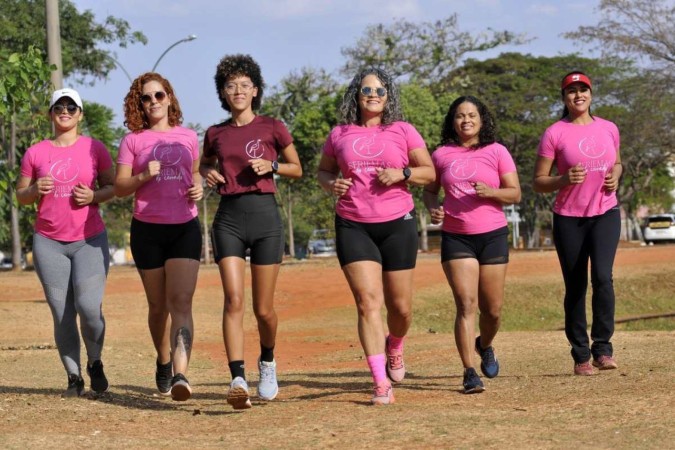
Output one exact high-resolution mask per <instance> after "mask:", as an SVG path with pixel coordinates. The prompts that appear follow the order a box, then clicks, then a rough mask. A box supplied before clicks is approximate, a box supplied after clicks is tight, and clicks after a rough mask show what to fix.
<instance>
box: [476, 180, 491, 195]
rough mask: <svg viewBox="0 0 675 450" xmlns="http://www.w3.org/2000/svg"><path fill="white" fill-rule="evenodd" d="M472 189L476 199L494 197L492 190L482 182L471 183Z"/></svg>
mask: <svg viewBox="0 0 675 450" xmlns="http://www.w3.org/2000/svg"><path fill="white" fill-rule="evenodd" d="M473 188H474V190H475V191H476V195H477V196H478V197H481V198H491V197H492V196H493V195H494V189H492V188H491V187H490V186H488V185H487V184H485V183H483V182H480V181H476V182H475V183H473Z"/></svg>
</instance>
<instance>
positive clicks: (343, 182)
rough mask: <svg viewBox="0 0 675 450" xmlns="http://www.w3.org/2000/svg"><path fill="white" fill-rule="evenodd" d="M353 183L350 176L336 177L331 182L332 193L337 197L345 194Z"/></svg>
mask: <svg viewBox="0 0 675 450" xmlns="http://www.w3.org/2000/svg"><path fill="white" fill-rule="evenodd" d="M353 184H354V183H352V179H351V178H337V179H336V180H335V182H334V183H333V188H332V191H333V195H336V196H338V197H340V196H343V195H345V194H346V193H347V191H348V190H349V188H350V187H352V185H353Z"/></svg>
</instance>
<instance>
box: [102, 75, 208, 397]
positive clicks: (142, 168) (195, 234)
mask: <svg viewBox="0 0 675 450" xmlns="http://www.w3.org/2000/svg"><path fill="white" fill-rule="evenodd" d="M124 117H125V122H124V123H125V125H126V126H127V128H129V130H131V133H129V134H127V135H126V136H125V137H124V139H123V140H122V142H121V144H120V151H119V155H118V157H117V175H116V178H115V194H117V195H118V196H120V197H126V196H129V195H131V194H135V199H134V216H133V219H132V221H131V237H130V245H131V253H132V255H133V257H134V263H135V264H136V268H137V269H138V273H139V274H140V276H141V280H142V281H143V288H144V289H145V295H146V297H147V300H148V326H149V328H150V334H151V335H152V341H153V344H154V345H155V349H156V350H157V361H156V372H155V382H156V384H157V389H158V390H159V392H160V394H162V395H171V397H172V398H173V399H174V400H177V401H184V400H187V399H189V398H190V396H191V395H192V389H191V388H190V384H189V383H188V380H187V378H186V376H185V375H186V373H187V370H188V364H189V362H190V354H191V351H192V341H193V339H194V329H193V321H192V297H193V295H194V292H195V288H196V285H197V272H198V271H199V262H200V259H201V253H202V234H201V228H200V226H199V218H198V216H197V205H196V202H198V201H199V200H201V198H202V195H203V189H202V177H201V176H200V175H199V143H198V140H197V133H195V132H194V131H193V130H190V129H187V128H184V127H182V126H180V124H181V122H182V121H183V114H182V112H181V109H180V104H179V103H178V98H177V97H176V95H175V93H174V90H173V87H172V86H171V83H169V81H168V80H167V79H165V78H164V77H162V76H161V75H160V74H158V73H153V72H149V73H145V74H143V75H141V76H139V77H138V78H136V79H135V80H134V81H133V82H132V83H131V87H130V88H129V93H128V94H127V95H126V97H125V99H124Z"/></svg>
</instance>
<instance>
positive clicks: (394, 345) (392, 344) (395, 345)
mask: <svg viewBox="0 0 675 450" xmlns="http://www.w3.org/2000/svg"><path fill="white" fill-rule="evenodd" d="M404 340H405V336H403V337H396V336H394V335H393V334H390V335H389V337H388V338H387V341H388V342H389V348H390V349H392V350H403V341H404Z"/></svg>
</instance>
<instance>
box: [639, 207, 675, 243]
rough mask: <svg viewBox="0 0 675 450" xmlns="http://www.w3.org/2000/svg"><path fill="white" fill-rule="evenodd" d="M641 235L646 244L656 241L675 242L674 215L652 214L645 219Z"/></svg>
mask: <svg viewBox="0 0 675 450" xmlns="http://www.w3.org/2000/svg"><path fill="white" fill-rule="evenodd" d="M642 234H643V236H644V239H645V243H646V244H651V243H653V242H656V241H672V242H675V214H654V215H652V216H649V217H647V218H646V219H645V228H644V231H643V233H642Z"/></svg>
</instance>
